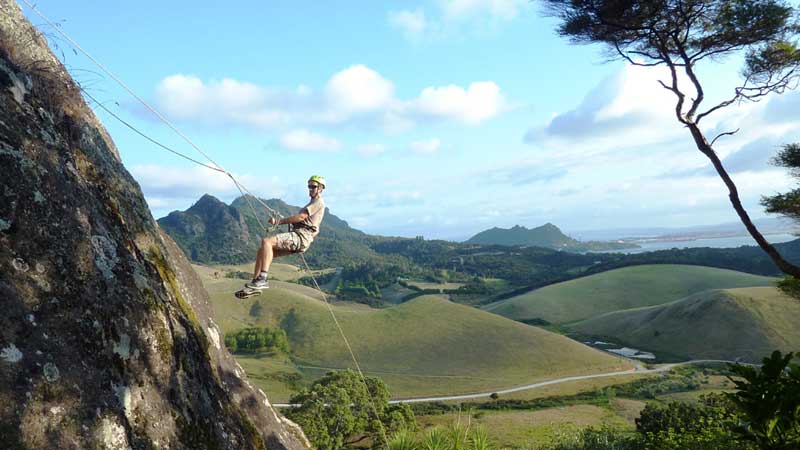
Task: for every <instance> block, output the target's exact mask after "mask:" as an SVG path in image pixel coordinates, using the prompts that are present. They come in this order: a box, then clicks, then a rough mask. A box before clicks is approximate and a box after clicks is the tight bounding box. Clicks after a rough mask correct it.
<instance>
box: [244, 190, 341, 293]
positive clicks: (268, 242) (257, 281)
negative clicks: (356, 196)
mask: <svg viewBox="0 0 800 450" xmlns="http://www.w3.org/2000/svg"><path fill="white" fill-rule="evenodd" d="M323 190H325V178H324V177H322V176H319V175H312V176H311V178H309V179H308V196H309V197H310V198H311V200H309V202H308V204H307V205H306V206H304V207H303V208H302V209H301V210H300V212H299V213H297V214H295V215H293V216H289V217H284V218H283V219H280V220H276V219H275V218H274V217H273V218H270V219H269V223H270V224H272V225H290V226H291V231H289V232H288V233H280V234H276V235H274V236H270V237H266V238H264V239H262V240H261V247H260V248H259V249H258V253H257V254H256V265H255V268H254V270H253V280H252V281H250V282H249V283H247V284H245V285H244V286H245V287H246V288H248V289H258V290H261V289H266V288H268V287H269V282H268V281H267V272H269V266H270V265H271V264H272V259H273V258H278V257H281V256H286V255H291V254H293V253H299V252H304V251H306V250H308V247H309V246H311V243H312V242H314V238H315V237H316V236H317V235H318V234H319V227H320V225H321V224H322V218H323V217H324V216H325V201H324V200H323V199H322V191H323Z"/></svg>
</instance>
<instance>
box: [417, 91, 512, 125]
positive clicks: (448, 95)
mask: <svg viewBox="0 0 800 450" xmlns="http://www.w3.org/2000/svg"><path fill="white" fill-rule="evenodd" d="M505 104H506V102H505V98H504V97H503V95H502V94H501V93H500V88H499V87H498V86H497V84H495V83H494V82H491V81H484V82H475V83H471V84H470V85H469V88H467V89H466V90H465V89H464V88H462V87H459V86H455V85H452V84H451V85H449V86H444V87H428V88H425V89H423V90H422V93H421V94H420V95H419V98H418V99H417V100H416V101H415V102H414V104H413V108H414V109H416V110H417V111H419V112H420V113H421V114H423V115H430V116H433V117H439V118H447V119H453V120H458V121H460V122H463V123H467V124H471V125H475V124H478V123H481V122H483V121H484V120H486V119H489V118H492V117H494V116H496V115H497V114H499V113H500V111H501V110H502V109H503V108H504V107H505Z"/></svg>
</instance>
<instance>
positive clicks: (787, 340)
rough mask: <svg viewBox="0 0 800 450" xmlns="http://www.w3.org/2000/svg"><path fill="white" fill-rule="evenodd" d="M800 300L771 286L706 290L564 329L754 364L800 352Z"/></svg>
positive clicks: (686, 354) (660, 349)
mask: <svg viewBox="0 0 800 450" xmlns="http://www.w3.org/2000/svg"><path fill="white" fill-rule="evenodd" d="M797 317H800V300H797V299H795V298H792V297H789V296H787V295H785V294H784V293H783V292H781V291H780V290H778V289H777V288H774V287H756V288H740V289H724V290H713V291H706V292H702V293H699V294H695V295H691V296H689V297H687V298H684V299H681V300H678V301H675V302H671V303H668V304H664V305H659V306H653V307H647V308H638V309H632V310H627V311H617V312H613V313H608V314H605V315H602V316H599V317H596V318H592V319H589V320H585V321H582V322H578V323H575V324H571V325H569V328H570V329H572V330H574V331H576V332H578V333H581V334H585V335H592V336H603V337H606V338H608V339H611V340H615V341H616V342H619V343H622V344H624V345H628V346H633V347H636V348H640V349H647V350H650V351H653V352H655V353H656V355H658V353H659V352H665V353H669V354H673V355H680V356H683V357H687V358H693V359H736V358H742V359H743V360H745V361H750V362H759V361H760V360H761V358H763V357H764V356H767V355H769V354H770V353H771V352H772V351H773V350H776V349H778V350H781V351H784V352H786V351H796V350H797V349H798V348H800V327H798V326H797Z"/></svg>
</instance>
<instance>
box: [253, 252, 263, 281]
mask: <svg viewBox="0 0 800 450" xmlns="http://www.w3.org/2000/svg"><path fill="white" fill-rule="evenodd" d="M263 253H264V251H263V250H262V249H261V247H259V248H258V253H256V264H255V267H254V268H253V278H255V277H257V276H258V274H259V273H261V260H262V259H263V256H262V255H263Z"/></svg>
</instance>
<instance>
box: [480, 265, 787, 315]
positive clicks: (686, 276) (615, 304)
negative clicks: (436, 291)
mask: <svg viewBox="0 0 800 450" xmlns="http://www.w3.org/2000/svg"><path fill="white" fill-rule="evenodd" d="M773 283H774V279H773V278H768V277H762V276H758V275H751V274H747V273H743V272H735V271H732V270H725V269H715V268H711V267H702V266H684V265H671V264H664V265H644V266H633V267H625V268H622V269H616V270H611V271H608V272H603V273H599V274H596V275H591V276H588V277H583V278H577V279H574V280H570V281H566V282H563V283H557V284H553V285H550V286H546V287H543V288H541V289H536V290H534V291H531V292H528V293H526V294H522V295H519V296H516V297H512V298H509V299H506V300H502V301H499V302H495V303H492V304H489V305H486V306H485V307H484V309H485V310H486V311H489V312H492V313H495V314H499V315H501V316H504V317H508V318H511V319H515V320H533V319H543V320H545V321H547V322H550V323H568V322H574V321H577V320H583V319H588V318H591V317H595V316H598V315H600V314H604V313H608V312H612V311H618V310H623V309H630V308H638V307H642V306H653V305H660V304H663V303H667V302H671V301H675V300H678V299H681V298H683V297H686V296H688V295H691V294H695V293H698V292H701V291H705V290H708V289H725V288H736V287H751V286H770V285H772V284H773Z"/></svg>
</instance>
